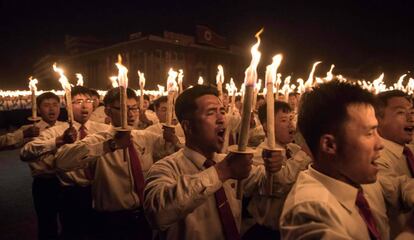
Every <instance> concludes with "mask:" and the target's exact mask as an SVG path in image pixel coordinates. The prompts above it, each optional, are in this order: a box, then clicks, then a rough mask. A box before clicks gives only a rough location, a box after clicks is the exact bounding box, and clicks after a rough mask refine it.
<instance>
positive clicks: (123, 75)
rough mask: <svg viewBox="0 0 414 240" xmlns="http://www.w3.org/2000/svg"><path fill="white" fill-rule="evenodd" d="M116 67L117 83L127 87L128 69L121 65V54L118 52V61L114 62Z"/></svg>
mask: <svg viewBox="0 0 414 240" xmlns="http://www.w3.org/2000/svg"><path fill="white" fill-rule="evenodd" d="M115 65H116V67H117V68H118V84H119V86H122V87H124V88H128V69H127V68H126V67H125V66H124V65H122V57H121V54H118V62H117V63H115Z"/></svg>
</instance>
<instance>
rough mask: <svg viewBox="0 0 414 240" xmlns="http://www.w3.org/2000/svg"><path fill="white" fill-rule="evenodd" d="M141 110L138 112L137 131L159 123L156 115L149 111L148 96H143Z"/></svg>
mask: <svg viewBox="0 0 414 240" xmlns="http://www.w3.org/2000/svg"><path fill="white" fill-rule="evenodd" d="M143 98H144V103H143V109H140V110H139V113H140V114H139V118H137V119H138V122H137V127H136V128H137V129H145V128H147V127H149V126H151V125H153V124H156V123H158V122H159V120H158V117H157V114H156V113H155V112H154V111H152V110H151V109H149V108H148V107H149V105H150V99H149V96H148V95H144V97H143Z"/></svg>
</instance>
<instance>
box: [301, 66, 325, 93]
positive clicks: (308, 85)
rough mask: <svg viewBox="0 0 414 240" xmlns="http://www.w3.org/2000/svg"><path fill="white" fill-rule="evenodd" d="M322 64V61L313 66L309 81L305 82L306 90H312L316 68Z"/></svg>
mask: <svg viewBox="0 0 414 240" xmlns="http://www.w3.org/2000/svg"><path fill="white" fill-rule="evenodd" d="M321 62H322V61H317V62H315V63H314V64H313V66H312V70H311V71H310V73H309V77H308V80H306V82H305V88H310V87H312V86H313V75H314V74H315V70H316V66H318V64H320V63H321Z"/></svg>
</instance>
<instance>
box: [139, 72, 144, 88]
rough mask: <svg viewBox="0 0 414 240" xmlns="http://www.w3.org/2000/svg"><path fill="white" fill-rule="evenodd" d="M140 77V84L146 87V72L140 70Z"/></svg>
mask: <svg viewBox="0 0 414 240" xmlns="http://www.w3.org/2000/svg"><path fill="white" fill-rule="evenodd" d="M138 77H139V85H140V87H141V88H144V87H145V75H144V73H143V72H140V71H139V70H138Z"/></svg>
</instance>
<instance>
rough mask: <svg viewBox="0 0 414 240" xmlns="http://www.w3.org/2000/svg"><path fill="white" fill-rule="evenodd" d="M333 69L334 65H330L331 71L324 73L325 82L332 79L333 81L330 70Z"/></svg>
mask: <svg viewBox="0 0 414 240" xmlns="http://www.w3.org/2000/svg"><path fill="white" fill-rule="evenodd" d="M334 67H335V65H334V64H332V65H331V69H329V72H327V73H326V77H325V80H326V81H328V82H329V81H331V80H332V79H333V74H332V70H333V69H334Z"/></svg>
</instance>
